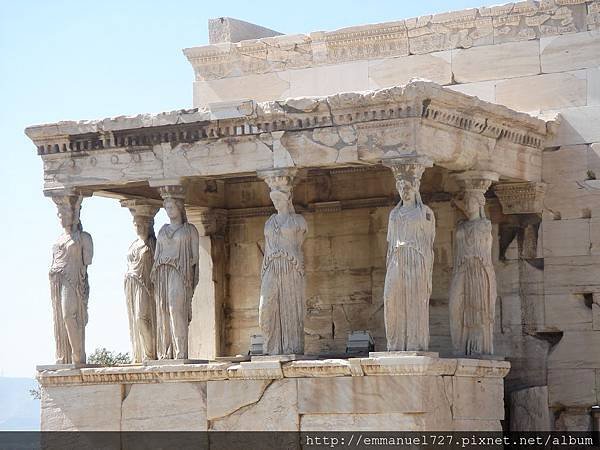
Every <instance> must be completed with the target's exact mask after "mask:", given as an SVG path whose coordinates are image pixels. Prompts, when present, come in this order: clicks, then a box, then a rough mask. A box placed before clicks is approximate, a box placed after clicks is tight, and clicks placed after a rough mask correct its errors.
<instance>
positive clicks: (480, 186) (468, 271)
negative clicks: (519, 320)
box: [449, 171, 498, 355]
mask: <svg viewBox="0 0 600 450" xmlns="http://www.w3.org/2000/svg"><path fill="white" fill-rule="evenodd" d="M453 177H454V178H455V180H456V182H457V184H458V186H459V192H458V194H457V195H456V196H455V198H454V200H453V204H454V205H455V206H456V207H457V208H458V209H459V210H460V211H461V212H462V213H463V216H464V218H463V220H461V221H460V222H459V223H458V225H457V227H456V233H455V238H454V251H453V253H454V264H453V272H452V281H451V283H450V293H449V304H450V306H449V307H450V334H451V337H452V345H453V347H454V351H455V352H456V353H457V354H459V355H491V354H493V352H494V321H495V310H496V297H497V294H496V291H497V287H496V275H495V272H494V265H493V262H492V241H493V236H492V222H491V221H490V220H489V219H488V218H487V217H486V214H485V193H486V191H487V190H488V188H489V187H490V185H491V184H492V182H493V181H497V180H498V174H496V173H494V172H483V171H469V172H463V173H459V174H456V175H453Z"/></svg>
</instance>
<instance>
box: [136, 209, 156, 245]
mask: <svg viewBox="0 0 600 450" xmlns="http://www.w3.org/2000/svg"><path fill="white" fill-rule="evenodd" d="M133 226H134V227H135V233H136V234H137V236H138V237H139V238H140V239H142V240H143V241H146V240H147V239H148V237H150V236H151V235H154V218H153V217H148V216H143V215H136V216H134V217H133Z"/></svg>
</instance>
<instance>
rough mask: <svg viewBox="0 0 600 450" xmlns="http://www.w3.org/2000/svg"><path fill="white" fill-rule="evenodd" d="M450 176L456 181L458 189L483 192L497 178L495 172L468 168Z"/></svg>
mask: <svg viewBox="0 0 600 450" xmlns="http://www.w3.org/2000/svg"><path fill="white" fill-rule="evenodd" d="M451 176H452V177H453V178H454V180H455V181H456V184H457V185H458V187H459V189H460V191H478V192H481V193H483V194H485V192H487V190H488V189H489V188H490V186H491V184H492V183H493V182H495V181H498V179H499V177H498V174H497V173H496V172H491V171H483V170H468V171H465V172H458V173H454V174H452V175H451Z"/></svg>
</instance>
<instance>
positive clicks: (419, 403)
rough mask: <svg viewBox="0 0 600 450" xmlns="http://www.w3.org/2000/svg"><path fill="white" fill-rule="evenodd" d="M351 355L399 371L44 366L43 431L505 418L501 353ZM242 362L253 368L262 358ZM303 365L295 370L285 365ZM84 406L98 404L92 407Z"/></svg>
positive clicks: (493, 423) (344, 363)
mask: <svg viewBox="0 0 600 450" xmlns="http://www.w3.org/2000/svg"><path fill="white" fill-rule="evenodd" d="M384 360H388V361H384ZM352 361H353V362H354V363H358V364H359V365H362V364H365V366H364V367H365V368H367V367H371V368H373V367H374V366H375V365H377V364H381V365H386V366H387V367H388V368H389V367H392V366H393V365H394V364H395V366H396V368H397V370H396V371H395V372H396V374H393V372H390V373H388V374H387V375H383V374H379V375H377V376H370V375H367V374H366V372H364V373H362V374H360V375H359V374H358V373H357V372H356V371H355V372H354V373H353V375H350V372H346V373H344V374H342V373H341V372H340V371H339V368H340V367H348V365H349V360H327V361H314V362H318V363H319V364H308V363H309V362H312V361H303V360H299V361H289V362H283V363H282V362H280V361H267V362H268V363H269V365H270V366H271V367H275V366H279V367H280V373H282V376H281V377H273V373H272V372H265V371H263V372H261V374H258V373H256V372H255V373H249V372H246V375H249V376H246V375H241V374H240V373H239V370H238V369H236V367H237V366H238V365H237V364H235V363H223V364H214V363H212V364H186V365H169V366H165V365H163V366H152V367H144V366H123V367H106V368H87V369H78V370H55V371H48V370H46V371H43V372H39V373H38V379H39V380H40V383H41V385H42V393H43V394H42V395H43V397H42V430H43V431H52V430H123V431H125V430H127V431H142V430H144V431H148V430H154V431H159V430H162V431H165V430H180V431H202V430H212V431H234V430H237V431H242V430H245V431H261V430H264V431H275V430H277V431H304V430H306V431H308V430H313V431H314V430H322V431H326V430H330V429H332V428H331V427H332V426H336V427H337V426H340V427H341V428H340V429H350V428H351V427H352V426H355V427H358V428H356V429H358V430H369V429H371V430H372V429H373V427H375V429H385V427H386V426H401V427H403V428H402V429H403V430H407V431H418V430H440V431H444V430H464V428H462V427H464V426H466V425H469V426H474V427H475V428H477V429H480V430H497V429H499V427H500V420H501V419H502V418H503V417H504V416H503V414H504V410H503V390H502V379H503V377H504V376H506V374H507V373H508V370H509V367H510V364H509V363H507V362H505V361H491V360H488V361H478V360H460V359H458V360H457V359H440V358H430V357H425V356H415V357H409V356H404V357H379V358H356V359H353V360H352ZM243 364H244V363H242V365H243ZM247 364H249V365H254V366H255V367H256V366H257V364H258V363H257V362H251V363H247ZM261 364H262V365H263V366H264V363H262V362H261ZM261 364H258V365H261ZM300 366H301V367H302V373H301V374H300V373H298V372H295V371H291V372H290V371H288V370H286V368H289V367H300ZM282 367H283V368H284V370H283V372H282V371H281V368H282ZM403 367H405V369H402V368H403ZM442 368H443V369H442ZM234 372H236V373H235V375H234ZM375 372H376V371H375ZM286 373H288V374H289V375H291V376H290V377H287V376H285V374H286ZM402 373H403V375H400V374H402ZM257 375H258V376H259V378H258V379H257V378H255V377H256V376H257ZM354 375H356V376H354ZM75 399H77V400H75ZM89 404H95V405H102V408H89V407H88V406H89ZM82 405H84V406H85V407H84V406H82ZM378 417H379V418H381V421H377V420H376V418H378ZM471 421H473V423H471ZM336 429H337V428H336ZM469 429H470V428H469Z"/></svg>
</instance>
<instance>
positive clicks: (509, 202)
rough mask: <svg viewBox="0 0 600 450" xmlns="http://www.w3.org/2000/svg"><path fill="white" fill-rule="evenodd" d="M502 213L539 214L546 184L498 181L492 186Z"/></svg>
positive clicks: (542, 204) (542, 206)
mask: <svg viewBox="0 0 600 450" xmlns="http://www.w3.org/2000/svg"><path fill="white" fill-rule="evenodd" d="M494 192H495V193H496V197H498V200H499V202H500V205H502V212H503V213H504V214H536V213H537V214H539V213H541V212H542V209H543V208H544V194H545V193H546V184H545V183H540V182H533V181H532V182H519V183H500V184H497V185H496V186H494Z"/></svg>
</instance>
